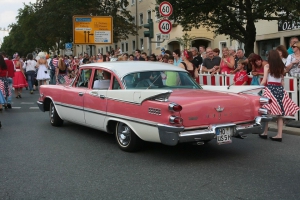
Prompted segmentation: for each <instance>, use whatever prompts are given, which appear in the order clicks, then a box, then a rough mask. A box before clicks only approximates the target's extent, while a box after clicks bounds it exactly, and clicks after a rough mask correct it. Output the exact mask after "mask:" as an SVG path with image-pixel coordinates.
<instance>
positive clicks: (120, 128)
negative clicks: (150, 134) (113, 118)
mask: <svg viewBox="0 0 300 200" xmlns="http://www.w3.org/2000/svg"><path fill="white" fill-rule="evenodd" d="M116 140H117V142H118V145H119V147H120V149H122V150H123V151H128V152H133V151H137V150H139V149H140V148H141V144H142V142H143V141H142V140H141V139H140V138H139V137H138V136H137V135H136V134H135V133H134V132H133V131H132V130H131V128H130V127H129V126H128V125H127V124H124V123H122V122H118V123H117V125H116Z"/></svg>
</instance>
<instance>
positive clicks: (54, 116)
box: [49, 101, 64, 126]
mask: <svg viewBox="0 0 300 200" xmlns="http://www.w3.org/2000/svg"><path fill="white" fill-rule="evenodd" d="M49 115H50V123H51V125H52V126H61V125H62V124H63V123H64V120H62V119H61V118H60V117H59V115H58V113H57V111H56V109H55V106H54V104H53V101H51V103H50V111H49Z"/></svg>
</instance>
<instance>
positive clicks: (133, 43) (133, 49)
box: [132, 40, 136, 51]
mask: <svg viewBox="0 0 300 200" xmlns="http://www.w3.org/2000/svg"><path fill="white" fill-rule="evenodd" d="M135 49H136V47H135V40H133V41H132V51H135Z"/></svg>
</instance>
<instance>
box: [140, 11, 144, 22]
mask: <svg viewBox="0 0 300 200" xmlns="http://www.w3.org/2000/svg"><path fill="white" fill-rule="evenodd" d="M143 18H144V15H143V13H141V14H140V25H143V24H144V19H143Z"/></svg>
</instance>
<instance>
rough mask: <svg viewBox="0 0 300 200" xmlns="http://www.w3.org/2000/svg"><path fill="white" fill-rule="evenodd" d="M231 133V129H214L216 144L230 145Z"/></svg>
mask: <svg viewBox="0 0 300 200" xmlns="http://www.w3.org/2000/svg"><path fill="white" fill-rule="evenodd" d="M232 131H233V128H232V127H223V128H216V135H217V143H218V144H228V143H231V142H232V140H231V135H232Z"/></svg>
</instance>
